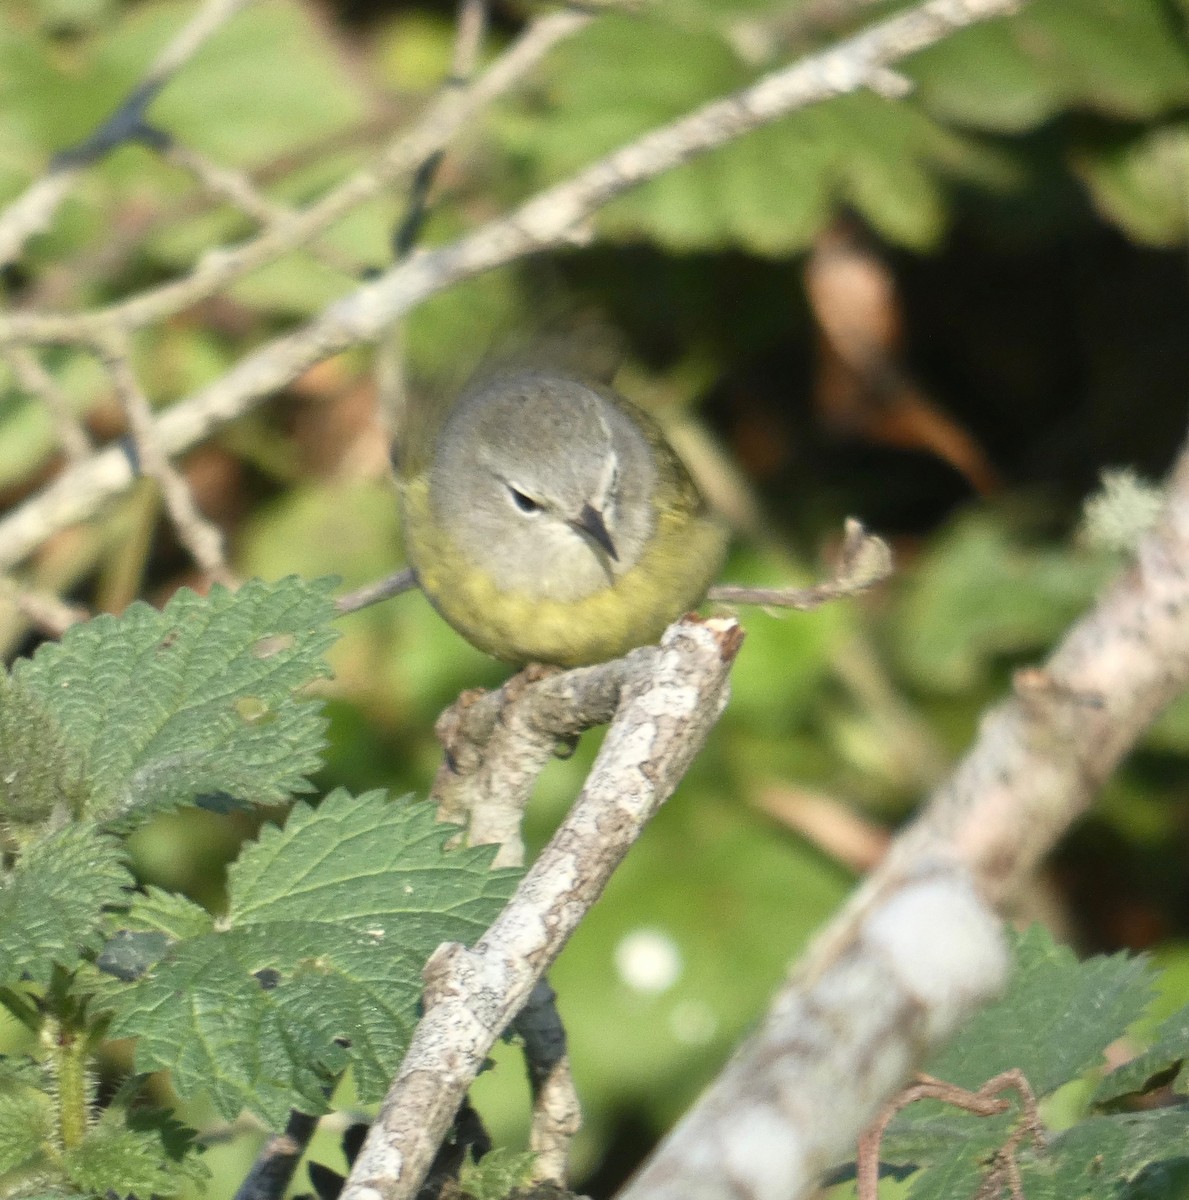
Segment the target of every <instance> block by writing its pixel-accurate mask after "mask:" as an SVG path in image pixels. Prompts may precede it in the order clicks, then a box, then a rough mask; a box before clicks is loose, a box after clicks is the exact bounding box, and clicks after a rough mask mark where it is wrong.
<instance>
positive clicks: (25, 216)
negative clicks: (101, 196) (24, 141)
mask: <svg viewBox="0 0 1189 1200" xmlns="http://www.w3.org/2000/svg"><path fill="white" fill-rule="evenodd" d="M251 2H252V0H206V3H205V4H203V5H202V7H201V8H200V9H199V10H198V11H197V12H196V13H195V14H194V16H193V17H191V18H190V20H189V21H187V22H186V24H185V25H184V26H183V27H182V28H181V29H180V30H179V31H178V33H177V35H176V36H175V37H174V38H173V40H172V41H171V42H170V43H169V44H168V45H167V46H166V47H165V48H164V49H163V50H162V51H161V53H160V54H158V56H157V58H156V60H155V61H154V62H153V64H152V66H151V67H150V68H149V69H148V71H147V72H145V75H144V78H143V79H142V80H141V82H140V83H139V84H138V85H137V87H136V88H135V89H134V90H133V92H132V94H131V95H130V96H129V97H128V99H127V100H125V101H124V103H123V104H122V105H121V106H120V108H119V109H118V110H117V111H116V112H115V113H114V114H113V115H112V116H111V117H109V118H108V119H107V120H105V121H104V122H103V123H102V124H101V125H100V126H99V128H98V129H97V130H96V131H95V132H94V133H93V134H91V136H90V137H88V138H87V139H86V140H85V141H83V142H81V143H80V144H79V145H77V146H74V147H71V148H70V149H69V150H65V151H63V152H62V153H60V154H59V155H58V156H57V157H56V158H55V159H54V161H53V162H52V163H51V164H50V168H49V170H48V171H47V172H46V174H45V175H43V176H42V177H41V178H40V179H36V180H34V182H33V183H31V184H30V185H29V186H28V187H27V188H26V189H25V191H24V192H22V193H21V195H20V196H18V197H17V198H16V199H15V200H14V201H12V203H11V204H9V205H8V207H7V208H6V209H5V210H4V211H3V212H0V266H5V265H7V264H8V263H11V262H14V261H15V260H16V259H17V258H19V257H20V255H21V253H22V251H23V250H24V248H25V244H26V243H27V242H28V240H29V239H30V238H31V237H33V236H34V235H35V234H38V233H41V232H42V231H43V230H45V229H47V228H48V227H49V224H50V222H51V221H52V220H53V219H54V214H55V213H56V212H57V210H58V206H59V205H60V204H61V203H62V201H63V200H64V199H65V198H66V197H67V196H68V195H69V194H70V190H71V188H72V187H73V186H74V183H75V180H77V178H78V177H79V175H81V174H82V172H83V171H84V170H86V168H87V167H88V166H90V165H91V163H93V162H95V161H96V160H97V159H99V158H101V157H102V156H103V155H104V154H106V153H107V152H108V151H109V150H111V149H112V148H113V147H115V146H117V145H119V144H120V143H121V142H124V141H128V140H129V139H132V138H143V137H144V136H145V134H146V133H147V132H148V127H147V126H146V125H145V123H144V113H145V110H146V109H147V108H148V106H149V104H150V103H152V101H153V100H154V98H155V97H156V96H157V93H158V92H160V90H161V89H162V88H163V87H164V86H165V84H166V83H167V82H168V81H169V80H170V78H172V76H173V75H174V74H176V73H177V72H178V71H179V70H180V69H181V68H182V67H183V66H185V64H186V63H187V62H189V60H190V59H191V58H192V57H193V56H194V55H195V53H196V52H197V51H198V49H199V47H200V46H201V45H202V44H203V42H205V41H206V40H207V38H209V37H210V36H211V34H213V33H214V32H215V31H216V30H218V29H219V28H220V27H221V26H222V25H223V24H225V23H226V22H227V21H228V20H230V19H231V18H232V17H233V16H234V15H235V14H236V13H237V12H239V10H240V9H241V8H243V7H245V5H247V4H250V3H251Z"/></svg>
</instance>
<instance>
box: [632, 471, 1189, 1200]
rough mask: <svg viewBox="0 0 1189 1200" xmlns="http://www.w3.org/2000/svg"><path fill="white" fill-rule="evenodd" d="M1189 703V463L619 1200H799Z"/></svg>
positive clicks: (910, 1067)
mask: <svg viewBox="0 0 1189 1200" xmlns="http://www.w3.org/2000/svg"><path fill="white" fill-rule="evenodd" d="M1187 687H1189V449H1186V450H1185V451H1183V452H1182V454H1181V457H1180V460H1179V461H1178V463H1177V466H1176V468H1175V470H1174V472H1173V475H1172V477H1171V481H1170V484H1169V487H1168V493H1167V502H1166V507H1165V510H1164V513H1163V516H1162V518H1161V520H1160V522H1159V523H1158V525H1157V526H1156V527H1155V528H1154V529H1153V530H1152V531H1151V532H1150V533H1149V534H1147V535H1146V536H1145V537H1144V538H1143V540H1142V541H1141V543H1140V545H1139V547H1138V550H1137V553H1136V559H1135V563H1134V565H1133V566H1131V567H1129V568H1128V569H1127V570H1126V571H1124V573H1123V574H1122V575H1121V576H1120V578H1119V579H1118V580H1117V581H1116V582H1115V583H1114V585H1113V586H1112V587H1110V588H1109V589H1108V590H1107V591H1106V592H1105V593H1104V595H1103V596H1102V598H1101V599H1100V600H1099V602H1098V604H1097V605H1096V606H1095V608H1094V609H1093V610H1092V611H1091V612H1090V613H1089V614H1087V615H1086V616H1085V617H1084V618H1083V619H1082V620H1080V621H1079V622H1078V623H1077V624H1076V625H1075V626H1074V627H1073V628H1072V629H1071V630H1070V632H1069V633H1068V634H1067V636H1066V637H1065V639H1064V640H1063V641H1062V643H1061V644H1060V645H1059V646H1058V647H1057V649H1056V650H1055V651H1054V652H1053V654H1052V655H1051V657H1050V658H1049V660H1048V662H1047V663H1046V664H1045V665H1044V666H1043V667H1037V668H1033V669H1029V670H1025V671H1021V672H1019V673H1017V676H1016V680H1015V694H1014V696H1013V697H1012V698H1011V699H1009V700H1007V701H1006V702H1005V703H1003V704H1001V705H1000V706H999V707H998V708H996V709H994V710H992V711H991V712H990V713H989V714H988V715H987V716H986V717H984V719H983V722H982V726H981V729H980V732H979V737H978V740H977V741H976V742H975V744H974V746H973V747H972V748H971V750H970V752H969V753H968V754H967V755H966V757H965V758H964V759H963V761H962V763H961V764H960V765H959V767H958V769H957V770H956V771H955V772H954V774H953V775H952V776H951V777H950V778H949V779H948V780H946V781H945V782H944V783H943V784H942V785H941V786H940V787H939V788H938V790H937V791H936V793H935V794H934V795H933V797H932V798H931V799H930V801H929V803H928V805H927V806H926V807H925V809H924V810H923V811H922V813H921V815H920V816H919V817H918V818H917V820H916V821H915V822H914V823H913V825H911V826H910V827H909V828H908V830H907V831H906V832H905V833H904V834H902V835H901V836H900V837H899V838H898V839H897V840H896V842H895V843H894V844H893V847H892V850H891V852H890V853H889V854H888V856H887V857H886V858H885V860H884V862H883V863H882V864H881V866H880V867H879V868H878V869H877V870H876V871H875V872H874V873H873V874H872V875H871V877H870V878H869V879H868V880H867V881H866V883H865V884H864V885H863V886H862V887H861V888H860V889H859V891H858V892H857V893H856V895H855V896H854V897H853V899H852V900H851V901H850V903H849V904H848V905H847V907H846V909H845V910H844V911H843V912H842V914H841V915H840V916H839V917H837V918H836V919H835V920H834V921H833V922H831V924H830V925H829V926H828V928H827V929H826V931H825V932H824V933H823V934H822V936H821V937H820V938H819V939H818V940H817V942H816V943H815V945H814V946H813V947H812V948H811V949H810V951H809V953H808V954H807V955H806V957H805V959H804V961H803V962H802V963H801V965H800V966H799V967H798V969H797V971H796V972H795V974H794V975H793V976H792V978H791V979H790V982H789V983H788V985H787V986H786V987H785V988H784V989H783V990H782V991H781V992H780V993H779V995H778V996H777V997H776V999H775V1001H774V1002H773V1005H772V1008H771V1010H770V1012H769V1015H768V1017H767V1019H766V1020H765V1021H764V1023H763V1025H762V1027H761V1028H760V1030H759V1031H758V1032H757V1033H756V1034H755V1035H754V1036H753V1037H752V1038H751V1039H750V1040H749V1042H748V1043H747V1044H746V1045H745V1046H744V1047H743V1048H742V1049H741V1050H740V1051H739V1052H738V1053H737V1054H736V1056H735V1058H734V1059H733V1060H732V1061H731V1063H730V1064H729V1065H728V1066H727V1068H726V1069H725V1070H724V1071H723V1073H722V1075H721V1076H720V1077H719V1078H718V1080H716V1082H715V1083H714V1084H713V1085H712V1086H711V1087H710V1089H709V1090H708V1091H707V1092H706V1094H705V1095H704V1096H703V1097H702V1098H701V1099H700V1100H699V1101H698V1103H697V1105H696V1106H695V1107H694V1109H693V1110H692V1111H691V1112H690V1113H689V1114H688V1115H687V1116H686V1117H685V1118H684V1120H683V1121H682V1122H681V1123H680V1124H679V1125H678V1126H677V1128H676V1129H674V1131H673V1132H672V1133H671V1134H670V1135H669V1137H668V1138H666V1140H665V1141H664V1142H663V1143H662V1145H661V1147H660V1148H659V1149H658V1151H657V1152H656V1154H655V1155H654V1157H653V1159H652V1160H651V1161H650V1162H649V1163H648V1164H647V1165H646V1166H645V1168H644V1169H643V1171H642V1172H641V1173H640V1175H639V1176H638V1177H637V1178H636V1179H635V1180H634V1181H633V1182H632V1183H631V1184H629V1185H628V1187H627V1188H626V1189H625V1191H624V1192H622V1193H621V1197H622V1198H623V1200H644V1198H645V1197H647V1200H678V1198H680V1200H699V1198H701V1197H705V1198H707V1200H709V1198H710V1197H715V1198H716V1200H717V1198H719V1197H724V1196H732V1197H744V1198H747V1197H757V1198H759V1197H764V1198H767V1197H773V1198H775V1197H780V1198H781V1200H795V1198H796V1197H800V1196H805V1195H808V1194H809V1193H810V1192H811V1191H812V1190H813V1188H814V1187H816V1181H817V1179H818V1177H819V1176H820V1173H821V1172H822V1171H823V1170H824V1169H825V1168H827V1167H829V1166H831V1165H833V1164H834V1163H835V1162H837V1161H838V1160H839V1159H841V1158H846V1157H852V1156H853V1153H854V1148H855V1144H856V1142H857V1139H858V1137H859V1135H860V1133H861V1132H862V1131H863V1129H864V1128H865V1127H866V1126H867V1125H868V1124H869V1123H870V1121H871V1120H872V1119H873V1118H874V1117H875V1115H876V1113H877V1112H878V1111H879V1109H880V1108H881V1107H882V1106H883V1104H884V1103H885V1102H886V1101H887V1100H889V1099H890V1098H891V1097H892V1096H893V1095H895V1094H896V1093H897V1092H898V1091H899V1089H900V1088H901V1087H902V1086H903V1085H904V1084H905V1083H906V1082H907V1080H908V1079H909V1078H910V1077H911V1075H912V1073H913V1071H914V1070H915V1069H916V1068H917V1067H918V1066H919V1065H920V1063H921V1061H922V1059H923V1058H924V1057H925V1056H926V1055H927V1053H928V1052H929V1051H930V1050H931V1049H932V1048H934V1047H935V1046H936V1045H938V1044H939V1042H941V1041H943V1040H944V1039H945V1038H946V1037H947V1036H948V1035H949V1034H950V1033H952V1032H953V1031H954V1029H955V1028H956V1027H957V1025H958V1024H960V1022H961V1020H962V1018H963V1016H964V1015H965V1014H966V1013H967V1012H968V1011H969V1010H970V1009H971V1008H972V1007H973V1006H975V1005H977V1004H979V1003H982V1002H983V1001H985V1000H987V999H988V998H990V997H991V996H992V995H993V994H994V992H995V990H996V988H997V987H998V986H999V983H1000V981H1001V979H1002V976H1003V973H1004V970H1005V966H1006V963H1005V955H1004V950H1003V947H1002V944H1001V942H1000V935H999V931H998V925H997V922H996V920H995V918H994V915H993V912H994V906H996V905H999V904H1002V903H1003V902H1005V901H1006V900H1008V899H1009V898H1010V897H1011V896H1012V895H1013V894H1014V893H1015V892H1016V890H1017V889H1018V888H1019V885H1020V883H1021V881H1022V880H1024V879H1026V878H1027V877H1028V876H1029V874H1030V873H1031V872H1032V871H1033V870H1034V869H1035V867H1036V865H1037V863H1038V862H1039V860H1040V859H1041V858H1042V856H1043V855H1044V854H1046V853H1047V852H1048V851H1049V850H1050V849H1051V848H1052V846H1053V845H1054V843H1055V842H1056V840H1057V838H1058V837H1060V836H1061V834H1062V833H1063V832H1064V831H1065V830H1066V829H1067V828H1068V827H1069V825H1070V824H1071V822H1073V821H1074V820H1076V819H1077V817H1078V816H1080V815H1081V813H1082V812H1084V810H1085V809H1086V807H1087V806H1088V804H1089V803H1090V801H1091V799H1092V798H1093V796H1094V794H1095V792H1096V790H1097V789H1098V787H1099V786H1100V785H1101V784H1102V782H1103V781H1104V780H1105V779H1106V778H1107V776H1108V775H1109V774H1110V772H1111V771H1113V770H1114V769H1115V767H1116V766H1117V765H1118V763H1119V760H1120V759H1121V758H1122V757H1123V755H1124V754H1126V753H1127V751H1128V750H1129V749H1130V748H1131V747H1132V746H1133V745H1134V744H1135V742H1136V740H1137V739H1138V738H1139V736H1140V734H1141V733H1142V732H1143V730H1144V729H1145V728H1146V727H1147V726H1148V724H1149V723H1150V722H1151V720H1152V719H1153V717H1155V716H1156V714H1157V713H1159V712H1160V710H1161V709H1162V708H1163V707H1164V706H1165V705H1167V704H1168V703H1169V702H1170V701H1172V700H1173V699H1175V698H1176V697H1177V696H1178V695H1179V694H1180V693H1181V692H1183V691H1184V690H1185V689H1186V688H1187Z"/></svg>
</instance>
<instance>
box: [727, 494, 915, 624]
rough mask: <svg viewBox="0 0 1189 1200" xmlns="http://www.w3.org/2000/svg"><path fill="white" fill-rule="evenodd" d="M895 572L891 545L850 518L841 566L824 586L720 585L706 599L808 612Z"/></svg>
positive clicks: (821, 584)
mask: <svg viewBox="0 0 1189 1200" xmlns="http://www.w3.org/2000/svg"><path fill="white" fill-rule="evenodd" d="M893 570H894V566H893V563H892V551H891V548H890V547H889V546H888V544H887V542H885V541H884V540H883V538H880V537H876V536H875V535H874V534H871V533H868V532H867V530H866V529H864V528H863V525H862V522H860V521H856V520H855V519H854V518H853V517H850V518H848V519H847V522H846V535H845V537H844V539H843V543H842V551H841V553H840V554H839V556H838V564H837V566H836V567H835V568H834V574H833V575H832V576H831V578H829V579H827V580H826V581H825V582H824V583H818V584H815V585H814V586H813V587H807V588H753V587H741V586H738V585H736V584H724V583H719V584H715V585H714V587H712V588H711V589H710V591H709V592H708V593H707V597H706V598H707V599H708V600H716V601H718V602H720V603H723V604H758V605H763V606H764V607H767V608H793V609H797V610H799V611H801V612H808V611H810V610H812V609H815V608H820V607H821V606H822V605H823V604H828V603H829V602H831V601H833V600H841V599H843V598H844V597H846V596H856V595H858V594H859V593H860V592H865V591H867V590H868V589H869V588H872V587H874V586H875V585H876V584H877V583H882V582H883V581H884V580H885V579H888V578H889V577H890V576H891V574H892V571H893Z"/></svg>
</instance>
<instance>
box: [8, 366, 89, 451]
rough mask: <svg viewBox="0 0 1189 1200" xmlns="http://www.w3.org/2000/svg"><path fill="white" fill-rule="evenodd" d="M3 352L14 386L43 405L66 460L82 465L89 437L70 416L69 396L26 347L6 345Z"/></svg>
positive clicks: (80, 424) (74, 418)
mask: <svg viewBox="0 0 1189 1200" xmlns="http://www.w3.org/2000/svg"><path fill="white" fill-rule="evenodd" d="M3 353H4V357H5V359H6V360H7V361H8V365H9V366H10V367H11V368H12V373H13V375H15V376H16V381H17V383H18V384H19V385H20V386H21V387H22V388H24V389H25V391H27V392H29V393H31V394H32V395H34V396H36V397H37V398H38V399H39V400H40V401H41V402H42V404H44V405H45V408H46V412H48V413H49V415H50V420H51V421H52V422H53V423H54V432H55V433H56V434H57V435H58V442H59V443H60V445H61V447H62V449H63V451H64V452H65V454H66V457H67V459H68V460H69V461H70V462H72V463H77V462H82V460H83V459H85V458H87V457H88V456H89V455H90V454H91V452H92V451H93V450H94V449H95V447H94V445H93V444H92V442H91V437H90V434H88V433H87V431H86V429H84V428H83V424H82V422H81V421H80V420H79V419H78V417H76V416H75V415H74V410H73V408H72V407H71V404H70V397H69V396H67V395H66V393H65V392H64V391H63V390H62V389H61V388H60V387H59V386H58V382H57V380H56V379H55V378H54V377H53V376H52V375H51V374H50V373H49V371H47V370H46V369H45V367H44V366H43V365H42V362H41V359H39V358H38V357H37V355H36V354H35V353H34V352H33V351H32V350H30V349H29V347H28V346H21V345H17V344H14V345H11V346H6V347H4V350H3Z"/></svg>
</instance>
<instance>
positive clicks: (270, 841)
mask: <svg viewBox="0 0 1189 1200" xmlns="http://www.w3.org/2000/svg"><path fill="white" fill-rule="evenodd" d="M453 832H454V830H453V828H452V827H450V826H446V825H441V824H439V823H438V822H437V821H436V818H435V814H434V810H433V807H432V806H431V805H429V804H418V803H413V802H410V801H403V802H391V801H388V800H387V799H386V798H385V797H384V796H383V795H382V794H381V793H377V792H373V793H368V794H367V795H363V796H359V797H353V796H350V795H348V794H347V793H345V792H342V791H336V792H334V793H332V794H331V795H330V796H328V797H327V798H326V799H325V800H324V801H323V802H322V803H321V804H320V805H319V806H318V807H317V808H311V807H309V806H308V805H304V804H303V805H298V806H297V807H296V808H295V809H294V810H293V812H292V813H291V814H290V816H289V819H288V821H287V823H286V824H285V826H284V827H283V828H275V827H269V828H266V829H265V830H264V831H263V832H262V833H261V835H260V838H259V840H258V841H257V842H255V843H254V844H252V845H250V846H249V847H247V848H246V849H245V851H244V853H243V854H242V855H241V857H240V859H239V860H238V861H237V862H236V863H235V865H234V866H233V867H232V868H231V872H230V877H229V890H230V896H231V899H230V907H229V911H228V913H227V916H226V917H224V918H222V919H220V921H219V923H218V926H217V928H216V930H215V931H214V932H209V933H204V934H202V935H201V936H198V937H192V938H185V939H183V940H181V941H179V942H177V943H176V944H175V945H174V946H173V947H172V948H171V950H170V951H169V953H168V954H167V955H166V957H165V958H164V959H163V960H162V961H161V962H160V963H159V964H158V965H157V966H156V967H155V968H154V969H153V970H152V972H151V974H149V975H148V976H147V977H145V978H144V979H143V980H141V981H139V982H138V983H135V984H133V985H132V986H131V987H129V988H126V989H121V991H120V992H119V993H118V994H116V995H115V997H114V1007H115V1010H116V1016H115V1020H114V1023H113V1025H112V1028H111V1033H112V1036H115V1037H126V1036H136V1037H138V1039H139V1041H138V1044H137V1050H136V1061H137V1069H138V1070H142V1071H154V1070H159V1069H163V1068H168V1069H169V1070H170V1071H171V1073H172V1075H173V1081H174V1085H175V1087H176V1088H177V1089H178V1091H179V1092H180V1093H182V1094H183V1095H190V1094H193V1093H194V1092H197V1091H200V1090H202V1091H207V1092H209V1093H210V1095H211V1097H212V1100H213V1101H214V1103H215V1105H216V1107H217V1108H218V1109H219V1111H220V1112H221V1113H223V1114H224V1115H225V1116H227V1117H228V1118H231V1117H234V1116H235V1115H236V1114H238V1112H239V1111H240V1110H241V1109H242V1108H245V1107H247V1108H250V1109H252V1110H253V1111H255V1112H257V1113H259V1114H260V1115H261V1116H262V1117H264V1119H265V1120H267V1121H269V1122H270V1124H272V1125H274V1126H275V1125H278V1124H280V1123H282V1122H283V1121H284V1118H285V1114H286V1113H287V1111H288V1110H289V1109H290V1108H291V1107H297V1108H301V1109H302V1110H303V1111H307V1112H320V1111H322V1110H323V1109H324V1107H325V1097H324V1094H323V1089H324V1087H325V1086H326V1085H327V1084H328V1083H329V1082H330V1080H331V1079H332V1078H333V1076H334V1075H336V1074H337V1073H338V1072H340V1071H341V1070H342V1069H343V1068H344V1067H345V1066H346V1064H347V1062H348V1061H349V1062H350V1063H351V1064H352V1065H353V1067H354V1072H355V1081H356V1086H357V1089H358V1091H359V1093H360V1097H361V1099H364V1100H369V1099H375V1098H378V1096H379V1095H381V1094H382V1092H383V1090H384V1088H385V1087H386V1086H387V1082H388V1080H389V1078H390V1077H391V1074H392V1071H393V1070H394V1069H395V1067H396V1064H397V1062H398V1061H399V1059H400V1056H401V1054H403V1052H404V1049H405V1047H406V1045H407V1042H408V1037H409V1034H410V1032H411V1030H412V1026H413V1023H414V1021H415V1019H416V1010H417V1005H418V1002H419V999H420V995H421V989H422V980H421V968H422V967H423V965H424V963H425V960H426V958H427V957H428V956H429V954H430V953H431V952H432V950H433V949H434V948H435V947H436V946H437V945H439V944H440V943H441V942H443V941H460V942H471V941H474V940H475V939H476V938H477V937H478V935H479V934H480V933H481V932H482V931H483V930H484V929H485V928H486V927H487V925H488V924H489V923H490V922H491V920H492V919H493V918H494V916H495V915H496V913H497V912H498V911H499V909H500V908H501V907H502V905H503V903H504V902H505V901H506V899H507V897H508V896H509V895H510V893H511V890H512V887H513V885H514V882H515V878H516V875H515V873H514V872H508V871H497V872H492V871H490V870H489V864H490V861H491V856H492V850H491V848H490V847H483V848H479V849H474V850H454V851H451V852H449V853H447V852H445V850H444V845H445V842H446V841H447V840H448V839H449V837H450V836H451V835H452V834H453ZM229 1014H235V1015H234V1017H231V1016H230V1015H229ZM336 1039H347V1040H348V1041H349V1043H350V1045H349V1050H347V1051H344V1049H343V1047H342V1046H340V1045H338V1044H336Z"/></svg>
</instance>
